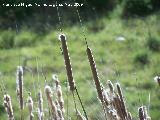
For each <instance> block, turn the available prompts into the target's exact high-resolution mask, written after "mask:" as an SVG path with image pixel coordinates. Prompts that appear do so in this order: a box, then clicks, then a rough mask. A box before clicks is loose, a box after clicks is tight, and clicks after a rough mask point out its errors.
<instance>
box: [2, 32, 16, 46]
mask: <svg viewBox="0 0 160 120" xmlns="http://www.w3.org/2000/svg"><path fill="white" fill-rule="evenodd" d="M14 37H15V33H14V32H12V31H10V30H9V31H4V32H2V33H0V49H10V48H12V47H13V46H14Z"/></svg>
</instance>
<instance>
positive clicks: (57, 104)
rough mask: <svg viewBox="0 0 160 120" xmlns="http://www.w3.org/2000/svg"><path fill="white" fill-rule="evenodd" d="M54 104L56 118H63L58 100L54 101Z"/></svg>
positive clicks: (61, 119) (62, 119)
mask: <svg viewBox="0 0 160 120" xmlns="http://www.w3.org/2000/svg"><path fill="white" fill-rule="evenodd" d="M55 104H56V106H57V113H58V120H64V117H63V113H62V110H61V107H60V105H59V102H58V100H56V101H55Z"/></svg>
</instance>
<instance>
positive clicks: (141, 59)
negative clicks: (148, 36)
mask: <svg viewBox="0 0 160 120" xmlns="http://www.w3.org/2000/svg"><path fill="white" fill-rule="evenodd" d="M134 62H135V63H138V64H140V65H146V64H148V63H149V55H148V53H147V51H143V50H142V51H140V52H137V53H136V54H135V56H134Z"/></svg>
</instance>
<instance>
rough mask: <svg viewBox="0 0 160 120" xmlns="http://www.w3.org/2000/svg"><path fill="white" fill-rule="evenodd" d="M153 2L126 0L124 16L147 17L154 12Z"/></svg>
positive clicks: (148, 0) (149, 0) (147, 0)
mask: <svg viewBox="0 0 160 120" xmlns="http://www.w3.org/2000/svg"><path fill="white" fill-rule="evenodd" d="M152 7H153V6H152V4H151V0H125V4H124V13H123V14H124V15H127V16H128V15H142V16H143V15H146V14H148V13H150V12H151V11H152Z"/></svg>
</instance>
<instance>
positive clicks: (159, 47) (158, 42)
mask: <svg viewBox="0 0 160 120" xmlns="http://www.w3.org/2000/svg"><path fill="white" fill-rule="evenodd" d="M147 46H148V47H149V49H150V50H152V51H160V38H157V37H152V36H151V37H149V39H148V41H147Z"/></svg>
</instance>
